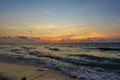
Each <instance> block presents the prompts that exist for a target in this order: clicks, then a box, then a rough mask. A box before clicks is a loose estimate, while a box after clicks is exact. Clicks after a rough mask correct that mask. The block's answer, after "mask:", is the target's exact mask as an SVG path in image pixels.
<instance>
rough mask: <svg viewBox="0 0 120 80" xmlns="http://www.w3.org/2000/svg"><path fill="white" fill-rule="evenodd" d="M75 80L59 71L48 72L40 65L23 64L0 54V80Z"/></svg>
mask: <svg viewBox="0 0 120 80" xmlns="http://www.w3.org/2000/svg"><path fill="white" fill-rule="evenodd" d="M22 78H26V80H77V79H76V78H73V77H71V76H69V75H66V74H64V73H63V72H60V71H55V70H50V69H48V68H45V67H44V66H43V65H41V64H39V65H38V64H35V63H30V62H25V61H22V60H19V59H16V58H12V57H10V56H9V55H4V54H0V80H2V79H3V80H4V79H5V80H22Z"/></svg>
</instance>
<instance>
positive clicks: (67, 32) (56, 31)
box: [0, 0, 120, 43]
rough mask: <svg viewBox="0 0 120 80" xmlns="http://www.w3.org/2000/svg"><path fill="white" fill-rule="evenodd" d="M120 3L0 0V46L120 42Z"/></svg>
mask: <svg viewBox="0 0 120 80" xmlns="http://www.w3.org/2000/svg"><path fill="white" fill-rule="evenodd" d="M119 8H120V0H0V43H7V42H10V43H14V42H57V43H58V42H120V9H119Z"/></svg>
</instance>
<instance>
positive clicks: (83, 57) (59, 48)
mask: <svg viewBox="0 0 120 80" xmlns="http://www.w3.org/2000/svg"><path fill="white" fill-rule="evenodd" d="M0 54H5V55H10V56H11V57H14V58H18V59H21V60H25V61H28V62H33V63H36V64H43V65H44V66H45V67H47V68H49V69H54V70H59V71H62V72H63V73H66V74H68V75H70V76H72V77H76V78H78V79H85V80H120V43H61V44H52V43H49V44H48V43H41V44H40V43H39V44H37V43H33V44H0Z"/></svg>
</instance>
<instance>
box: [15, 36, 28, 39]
mask: <svg viewBox="0 0 120 80" xmlns="http://www.w3.org/2000/svg"><path fill="white" fill-rule="evenodd" d="M17 38H18V39H29V38H28V37H26V36H17Z"/></svg>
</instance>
